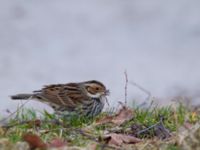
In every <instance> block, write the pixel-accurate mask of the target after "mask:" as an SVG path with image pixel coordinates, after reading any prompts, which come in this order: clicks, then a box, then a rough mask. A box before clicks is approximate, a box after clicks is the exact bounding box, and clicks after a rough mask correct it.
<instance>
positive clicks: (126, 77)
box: [124, 70, 128, 105]
mask: <svg viewBox="0 0 200 150" xmlns="http://www.w3.org/2000/svg"><path fill="white" fill-rule="evenodd" d="M124 75H125V87H124V89H125V93H124V95H125V105H127V90H128V74H127V72H126V70H125V71H124Z"/></svg>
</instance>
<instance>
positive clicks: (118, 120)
mask: <svg viewBox="0 0 200 150" xmlns="http://www.w3.org/2000/svg"><path fill="white" fill-rule="evenodd" d="M132 118H133V111H132V110H131V109H130V108H128V107H125V106H123V107H122V109H120V111H119V112H118V114H117V115H116V116H115V117H114V118H113V119H112V122H113V123H114V124H117V125H121V124H123V123H124V122H126V121H129V120H131V119H132Z"/></svg>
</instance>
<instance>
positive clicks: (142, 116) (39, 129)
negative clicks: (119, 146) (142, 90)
mask: <svg viewBox="0 0 200 150" xmlns="http://www.w3.org/2000/svg"><path fill="white" fill-rule="evenodd" d="M133 113H134V117H133V119H132V120H130V121H128V122H125V123H124V124H122V125H121V126H120V131H121V132H124V133H131V132H130V128H131V127H132V126H133V125H138V126H139V127H141V128H142V129H144V128H147V127H149V126H152V125H154V124H156V123H157V122H159V120H160V117H161V116H162V117H164V121H163V123H164V126H165V127H166V128H167V129H168V130H169V131H170V132H176V131H177V130H178V129H179V128H180V127H181V126H182V125H183V124H184V123H185V122H188V123H190V124H195V123H197V122H199V121H200V117H199V115H198V114H196V112H194V111H193V110H189V109H187V107H185V106H184V105H182V104H179V105H178V106H176V107H174V106H165V107H160V108H158V107H155V106H151V107H149V108H146V109H142V108H133ZM104 116H106V113H102V114H101V115H100V116H98V117H96V118H86V117H80V116H76V115H74V116H71V117H65V118H59V117H58V116H56V115H55V114H50V113H48V112H47V111H46V110H44V111H42V112H41V111H36V110H34V109H26V108H22V109H20V110H19V111H18V112H17V113H16V116H15V117H14V118H11V119H10V120H9V123H8V124H9V125H13V127H11V128H9V129H4V133H1V134H0V138H8V139H9V141H11V142H12V143H16V142H18V141H22V137H23V135H24V134H25V133H29V132H31V133H34V134H37V135H39V136H40V137H41V139H42V140H43V141H45V142H48V141H51V140H52V139H54V138H61V139H65V140H66V141H68V143H70V145H76V146H81V147H84V146H87V144H88V142H91V139H89V138H88V137H86V136H84V135H82V134H79V133H78V132H77V131H76V129H81V128H84V129H87V131H88V134H89V135H92V137H98V138H100V137H101V136H102V135H103V133H104V132H105V131H110V130H114V129H115V127H114V126H113V125H112V124H105V125H99V126H94V124H95V121H96V120H97V119H99V118H102V117H104ZM30 120H43V122H44V123H40V125H37V124H36V123H35V122H31V121H30ZM52 120H59V121H60V122H62V123H63V124H64V125H65V126H66V127H67V128H63V125H60V124H56V123H52V122H51V121H52ZM24 122H26V123H24ZM45 122H46V123H45ZM142 138H147V139H149V138H153V135H151V134H150V136H143V137H142ZM167 149H169V150H178V149H179V147H178V146H177V145H176V144H169V145H168V146H167Z"/></svg>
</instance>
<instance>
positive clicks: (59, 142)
mask: <svg viewBox="0 0 200 150" xmlns="http://www.w3.org/2000/svg"><path fill="white" fill-rule="evenodd" d="M66 145H67V142H65V141H64V140H63V139H60V138H55V139H53V140H51V141H50V143H49V144H48V146H49V147H56V148H58V147H63V146H66Z"/></svg>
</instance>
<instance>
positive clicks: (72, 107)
mask: <svg viewBox="0 0 200 150" xmlns="http://www.w3.org/2000/svg"><path fill="white" fill-rule="evenodd" d="M108 93H109V91H108V90H107V89H106V87H105V86H104V85H103V84H102V83H101V82H99V81H96V80H91V81H86V82H79V83H67V84H54V85H47V86H45V87H44V88H42V89H41V90H38V91H33V93H32V94H17V95H13V96H11V98H12V99H22V100H27V99H36V100H38V101H40V102H43V103H46V104H48V105H50V106H51V107H52V108H53V109H54V110H55V112H56V113H59V114H60V113H61V114H62V113H65V112H75V113H77V114H82V115H86V116H96V115H98V114H99V113H100V112H101V111H102V109H103V107H104V104H105V101H106V96H107V95H108Z"/></svg>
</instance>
